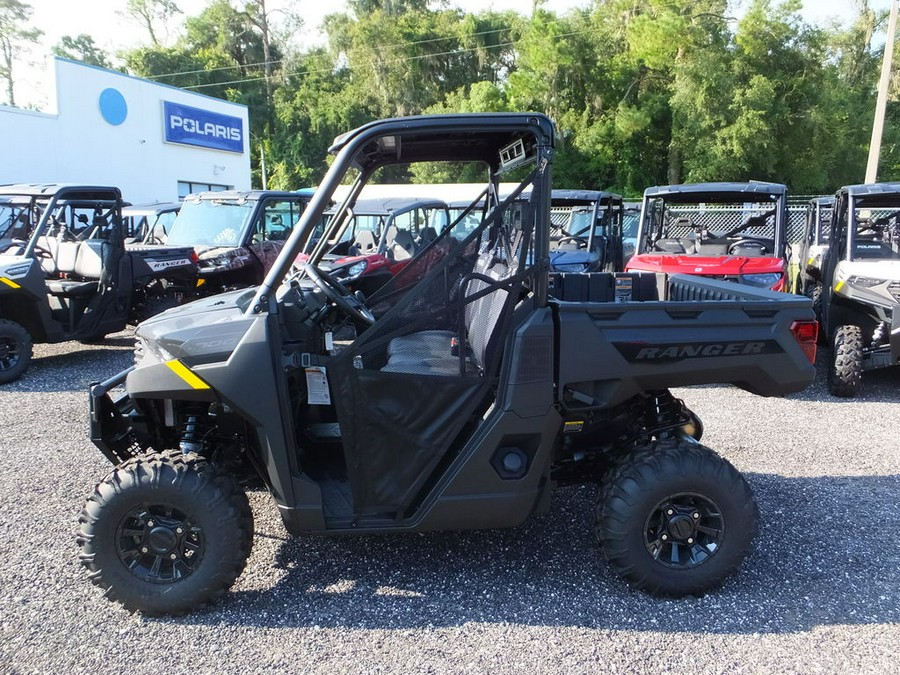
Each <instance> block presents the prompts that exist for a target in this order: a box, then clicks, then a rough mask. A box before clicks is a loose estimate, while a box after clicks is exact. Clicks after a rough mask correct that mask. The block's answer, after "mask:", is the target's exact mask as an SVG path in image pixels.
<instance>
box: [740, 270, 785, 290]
mask: <svg viewBox="0 0 900 675" xmlns="http://www.w3.org/2000/svg"><path fill="white" fill-rule="evenodd" d="M779 281H781V273H780V272H764V273H761V274H744V275H742V276H741V282H742V283H745V284H748V285H750V286H758V287H759V288H772V286H774V285H775V284H777V283H778V282H779Z"/></svg>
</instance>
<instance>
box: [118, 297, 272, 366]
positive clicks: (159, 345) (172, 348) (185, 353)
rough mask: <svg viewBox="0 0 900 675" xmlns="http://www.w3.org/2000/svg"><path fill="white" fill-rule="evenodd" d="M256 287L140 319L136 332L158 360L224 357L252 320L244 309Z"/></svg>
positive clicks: (234, 345)
mask: <svg viewBox="0 0 900 675" xmlns="http://www.w3.org/2000/svg"><path fill="white" fill-rule="evenodd" d="M255 292H256V289H255V288H243V289H241V290H238V291H232V292H230V293H222V294H220V295H213V296H210V297H208V298H202V299H200V300H195V301H194V302H190V303H188V304H186V305H181V306H180V307H174V308H172V309H170V310H168V311H165V312H163V313H161V314H157V315H156V316H154V317H152V318H150V319H147V320H146V321H144V322H142V323H141V324H140V325H139V326H138V327H137V329H136V330H135V334H136V335H137V336H138V338H140V339H141V341H142V343H143V344H144V345H145V346H146V347H147V348H149V349H150V350H151V351H153V352H154V353H155V354H156V355H157V357H158V358H160V359H161V360H169V359H171V358H186V359H189V360H190V361H191V362H192V363H196V362H198V361H203V360H215V359H219V358H222V357H223V356H227V355H228V354H230V353H231V352H232V351H233V350H234V348H235V347H236V346H237V344H238V342H240V340H241V338H242V337H243V336H244V334H245V333H246V332H247V330H248V329H249V328H250V326H251V325H252V323H253V321H254V317H245V316H244V310H245V309H246V308H247V306H248V305H249V303H250V302H251V301H252V300H253V295H254V293H255Z"/></svg>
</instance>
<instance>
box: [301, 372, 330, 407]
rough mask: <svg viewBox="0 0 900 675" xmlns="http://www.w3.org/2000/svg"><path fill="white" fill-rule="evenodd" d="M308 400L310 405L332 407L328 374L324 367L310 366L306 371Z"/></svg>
mask: <svg viewBox="0 0 900 675" xmlns="http://www.w3.org/2000/svg"><path fill="white" fill-rule="evenodd" d="M306 398H307V402H308V403H309V404H310V405H331V392H330V391H329V390H328V374H327V373H326V372H325V368H324V367H322V366H310V367H309V368H307V369H306Z"/></svg>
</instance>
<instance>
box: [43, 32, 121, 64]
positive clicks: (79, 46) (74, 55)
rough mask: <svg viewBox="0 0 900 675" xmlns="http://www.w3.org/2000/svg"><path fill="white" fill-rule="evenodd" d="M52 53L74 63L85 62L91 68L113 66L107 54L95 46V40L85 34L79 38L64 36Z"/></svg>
mask: <svg viewBox="0 0 900 675" xmlns="http://www.w3.org/2000/svg"><path fill="white" fill-rule="evenodd" d="M50 51H51V52H52V53H53V54H54V55H56V56H61V57H63V58H67V59H72V60H73V61H83V62H84V63H87V64H88V65H91V66H100V67H101V68H109V67H110V65H111V64H110V62H109V57H108V56H107V55H106V52H104V51H103V50H102V49H100V48H99V47H98V46H97V45H96V44H94V38H92V37H91V36H90V35H85V34H84V33H82V34H81V35H78V36H77V37H72V36H71V35H63V36H62V38H61V39H60V41H59V43H58V44H57V45H56V46H55V47H52V48H51V49H50Z"/></svg>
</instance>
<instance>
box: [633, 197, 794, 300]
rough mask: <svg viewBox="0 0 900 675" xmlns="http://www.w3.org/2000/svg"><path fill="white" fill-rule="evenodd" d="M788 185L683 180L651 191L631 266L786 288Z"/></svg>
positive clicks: (773, 287) (774, 288) (668, 272)
mask: <svg viewBox="0 0 900 675" xmlns="http://www.w3.org/2000/svg"><path fill="white" fill-rule="evenodd" d="M786 242H787V188H786V187H785V186H784V185H781V184H780V183H765V182H761V181H750V182H748V183H686V184H684V185H664V186H659V187H651V188H647V189H646V190H645V191H644V201H643V204H642V206H641V219H640V221H639V223H638V240H637V246H638V250H637V253H636V254H635V255H634V256H632V257H631V259H630V260H629V261H628V264H627V265H626V266H625V269H626V271H632V272H637V271H642V270H643V271H649V272H665V273H667V274H699V275H702V276H705V277H709V278H713V279H727V280H729V281H734V282H736V283H741V284H748V285H750V286H758V287H760V288H771V289H773V290H776V291H780V290H783V289H784V286H785V281H786V272H787V269H786V261H787V243H786Z"/></svg>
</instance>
